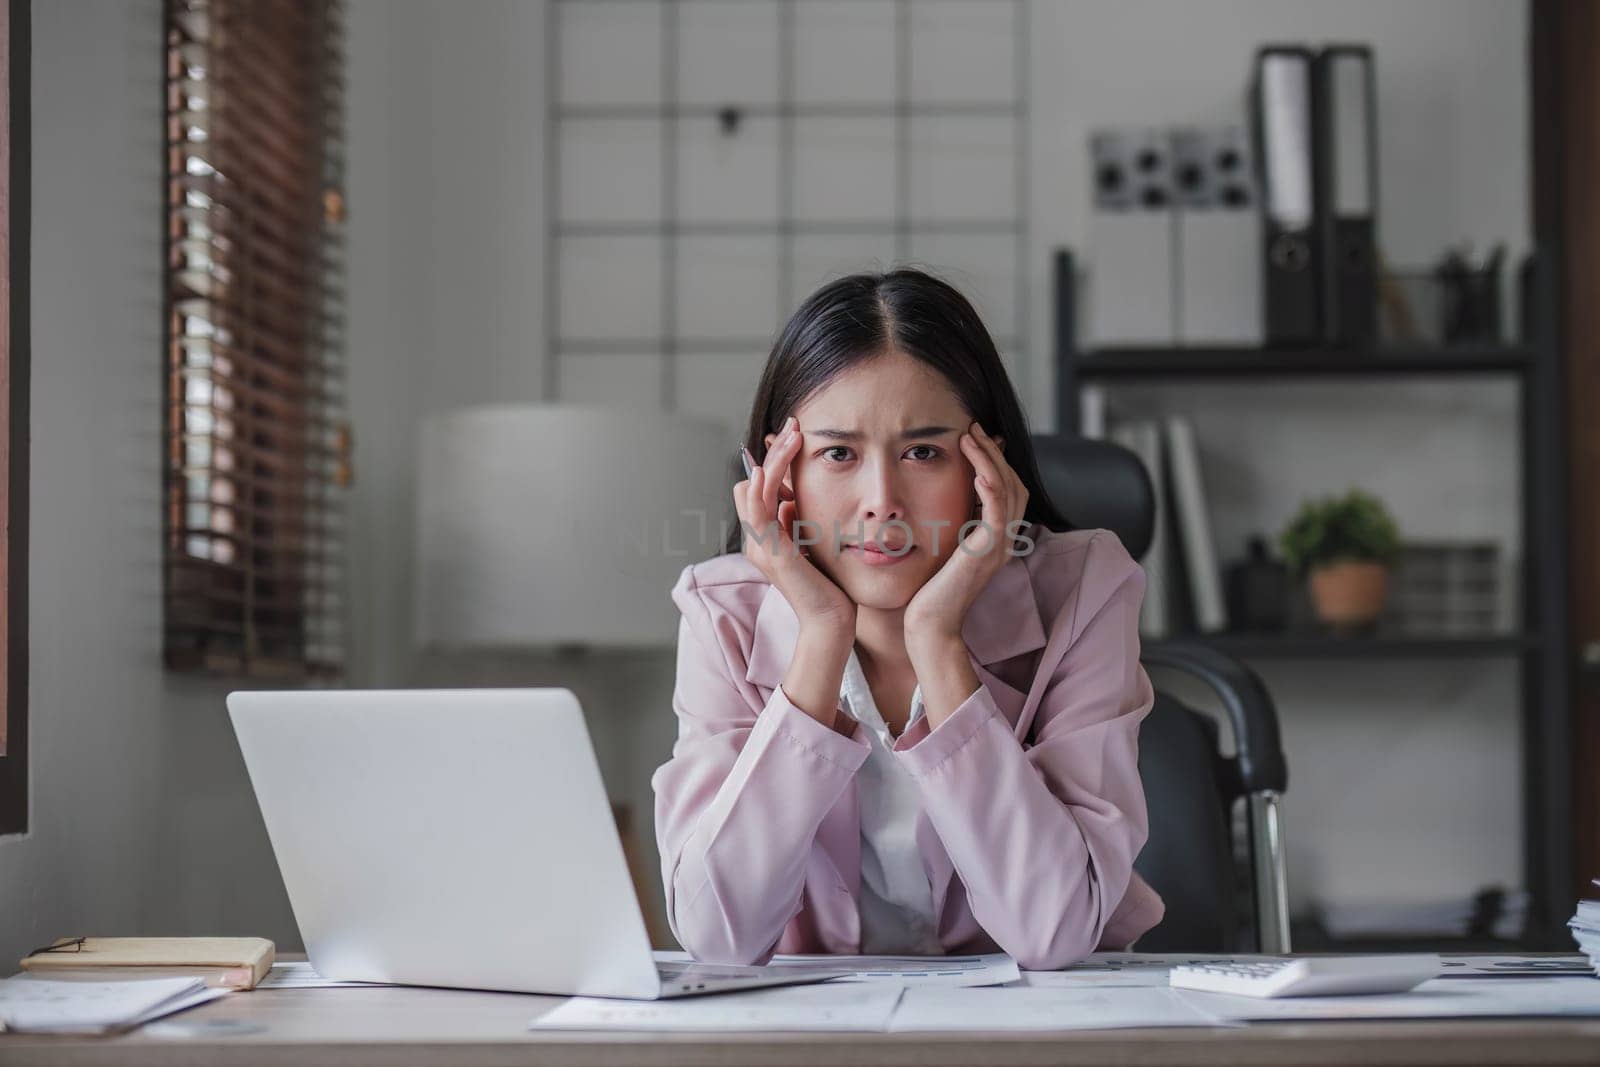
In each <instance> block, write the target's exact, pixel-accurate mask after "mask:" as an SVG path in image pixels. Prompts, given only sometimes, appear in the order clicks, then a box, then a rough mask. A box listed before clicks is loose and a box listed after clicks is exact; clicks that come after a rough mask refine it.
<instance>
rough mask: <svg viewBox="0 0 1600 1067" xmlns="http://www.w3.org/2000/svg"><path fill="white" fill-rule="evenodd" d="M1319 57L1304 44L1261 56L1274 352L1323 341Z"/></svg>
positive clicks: (1268, 330)
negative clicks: (1315, 81)
mask: <svg viewBox="0 0 1600 1067" xmlns="http://www.w3.org/2000/svg"><path fill="white" fill-rule="evenodd" d="M1312 66H1313V57H1312V52H1311V50H1310V49H1309V48H1305V47H1302V46H1299V45H1266V46H1263V47H1262V48H1259V49H1257V50H1256V56H1255V64H1254V70H1253V74H1252V78H1251V85H1250V126H1251V132H1252V136H1253V138H1254V140H1255V159H1256V171H1257V175H1258V182H1257V185H1258V187H1259V189H1260V191H1261V196H1260V203H1261V223H1262V225H1261V237H1262V256H1263V259H1264V262H1263V264H1262V270H1261V277H1262V287H1263V288H1262V315H1263V318H1264V319H1265V320H1266V321H1265V330H1264V331H1263V332H1264V334H1265V340H1266V343H1267V345H1268V346H1269V347H1271V346H1277V347H1283V346H1291V345H1308V344H1314V343H1316V342H1317V341H1318V340H1319V339H1320V338H1321V315H1320V305H1321V292H1320V289H1321V286H1320V283H1319V278H1320V276H1321V272H1322V256H1321V254H1320V245H1321V239H1320V235H1319V233H1318V228H1317V224H1316V223H1317V215H1316V211H1317V191H1316V182H1317V169H1316V161H1315V158H1314V151H1315V149H1314V146H1315V139H1316V130H1315V126H1314V123H1315V115H1314V113H1313V108H1314V103H1313V99H1312V97H1313V87H1312Z"/></svg>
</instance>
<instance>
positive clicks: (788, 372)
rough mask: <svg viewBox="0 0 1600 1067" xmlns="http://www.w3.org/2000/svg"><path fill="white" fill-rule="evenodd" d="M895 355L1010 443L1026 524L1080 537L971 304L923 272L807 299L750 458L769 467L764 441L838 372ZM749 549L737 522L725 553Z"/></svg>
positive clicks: (765, 386) (881, 277)
mask: <svg viewBox="0 0 1600 1067" xmlns="http://www.w3.org/2000/svg"><path fill="white" fill-rule="evenodd" d="M891 349H893V350H898V351H900V352H903V353H905V354H906V355H908V356H910V357H912V358H913V359H918V360H921V361H922V362H923V363H926V364H927V365H928V366H930V367H932V368H933V369H934V370H936V371H938V372H939V373H940V374H942V375H944V377H945V380H946V381H948V382H949V383H950V387H951V389H953V390H954V391H955V394H956V396H957V397H958V398H960V400H961V403H962V405H963V406H964V407H965V408H966V409H967V413H968V414H969V415H971V417H972V418H974V419H976V420H977V422H978V424H979V425H980V426H982V427H983V428H984V431H985V432H987V433H988V434H989V435H990V436H992V437H1002V438H1004V439H1005V443H1006V444H1005V450H1004V453H1005V458H1006V462H1007V463H1009V464H1010V465H1011V468H1012V469H1013V470H1015V471H1016V472H1017V476H1018V477H1019V478H1021V479H1022V484H1023V485H1025V486H1027V488H1028V504H1027V507H1026V509H1025V510H1024V512H1023V519H1024V520H1025V521H1026V522H1029V523H1033V524H1035V525H1037V526H1041V527H1044V528H1045V529H1049V530H1057V531H1064V530H1070V529H1072V526H1071V524H1070V523H1068V522H1067V520H1066V519H1065V518H1064V517H1063V516H1062V515H1061V513H1060V512H1059V511H1057V510H1056V507H1055V505H1054V504H1052V503H1051V502H1050V497H1049V495H1048V494H1047V493H1046V492H1045V490H1044V486H1043V485H1042V484H1041V483H1040V481H1039V468H1038V465H1037V463H1036V462H1035V461H1034V456H1033V441H1032V439H1031V438H1030V437H1029V436H1028V424H1027V420H1026V419H1025V418H1024V417H1023V414H1022V405H1021V404H1019V403H1018V402H1017V394H1016V391H1015V390H1013V389H1012V387H1011V379H1010V378H1009V377H1008V376H1007V375H1006V371H1005V366H1004V365H1003V364H1002V363H1001V362H1000V353H999V352H998V351H996V350H995V347H994V339H993V338H991V337H990V336H989V331H988V330H987V329H985V328H984V325H983V321H982V320H981V319H979V318H978V313H977V311H975V310H974V309H973V307H972V304H971V303H969V302H968V301H967V298H966V297H964V296H962V295H961V293H960V292H958V291H957V290H956V289H955V288H954V287H953V286H951V285H950V284H949V283H947V282H944V281H941V280H940V279H938V278H936V277H934V276H933V275H931V274H928V273H925V272H923V271H920V270H915V269H911V268H903V269H900V270H892V271H888V272H887V273H862V274H852V275H850V276H849V277H846V278H840V279H839V280H838V281H835V282H829V283H828V284H827V285H824V286H823V287H822V288H821V289H818V290H817V291H816V292H814V293H812V294H811V295H810V296H809V297H807V298H806V301H805V303H803V304H801V305H800V307H799V308H798V309H796V311H795V313H794V314H793V315H791V316H790V317H789V321H788V323H787V324H785V325H784V327H783V332H782V333H781V334H779V335H778V340H777V341H776V342H775V343H774V344H773V346H772V352H771V354H769V355H768V356H767V365H766V368H765V369H764V370H763V371H762V372H761V384H760V385H758V386H757V387H756V395H755V402H754V403H753V404H752V405H751V408H750V424H749V427H748V428H747V429H746V431H745V440H744V446H745V447H746V448H747V449H749V450H750V455H751V456H752V457H753V458H754V459H755V461H756V462H757V463H759V462H761V461H762V460H764V459H765V458H766V455H767V448H766V443H765V442H766V435H767V434H769V433H776V432H777V431H778V429H779V427H781V426H782V425H783V423H784V420H785V419H787V418H788V417H789V416H790V415H791V414H793V413H794V411H795V409H796V408H798V407H799V406H800V405H801V404H803V403H805V401H806V399H807V398H808V397H810V396H811V395H812V394H813V393H815V392H816V391H817V390H818V389H821V388H822V387H823V386H825V385H827V384H828V383H829V382H831V381H832V380H833V379H834V378H835V377H837V376H838V375H839V374H840V373H842V372H844V371H846V370H848V369H849V368H851V367H853V366H855V365H856V364H858V363H862V362H865V361H866V360H869V359H872V358H874V357H876V356H880V355H882V354H884V353H885V352H888V351H890V350H891ZM740 476H741V477H742V472H740ZM743 547H744V540H743V531H742V530H741V529H740V528H739V523H738V519H737V517H735V518H734V519H733V521H732V524H731V529H730V530H729V533H728V538H727V544H726V545H725V546H724V548H723V551H725V552H739V551H741V550H742V549H743Z"/></svg>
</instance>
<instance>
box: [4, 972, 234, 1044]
mask: <svg viewBox="0 0 1600 1067" xmlns="http://www.w3.org/2000/svg"><path fill="white" fill-rule="evenodd" d="M227 995H228V990H226V989H218V988H213V987H211V986H208V985H206V980H205V979H204V978H152V979H148V980H138V981H123V982H88V981H81V980H74V979H66V980H62V981H47V980H44V979H39V978H30V977H27V976H18V977H15V978H7V979H5V980H4V981H0V1023H3V1024H4V1029H7V1030H15V1031H18V1032H31V1033H43V1034H106V1033H114V1032H116V1031H118V1030H126V1029H129V1028H131V1027H135V1026H139V1025H141V1024H142V1023H147V1022H149V1021H150V1020H151V1019H159V1018H160V1017H161V1016H163V1015H170V1014H172V1013H173V1012H175V1011H182V1010H183V1009H184V1008H192V1007H194V1006H195V1005H197V1004H204V1003H205V1002H206V1001H208V1000H216V999H217V998H218V997H225V996H227Z"/></svg>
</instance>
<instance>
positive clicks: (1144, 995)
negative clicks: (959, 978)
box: [889, 987, 1228, 1032]
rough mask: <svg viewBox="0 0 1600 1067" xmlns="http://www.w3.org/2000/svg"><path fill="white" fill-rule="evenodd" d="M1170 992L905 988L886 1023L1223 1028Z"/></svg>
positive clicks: (894, 1027)
mask: <svg viewBox="0 0 1600 1067" xmlns="http://www.w3.org/2000/svg"><path fill="white" fill-rule="evenodd" d="M1225 1025H1228V1024H1227V1023H1225V1022H1224V1021H1223V1020H1221V1019H1219V1018H1218V1017H1217V1016H1215V1015H1213V1014H1212V1013H1210V1012H1208V1011H1206V1010H1205V1009H1204V1008H1202V1007H1199V1006H1197V1005H1194V1004H1190V1003H1188V1002H1186V1001H1184V1000H1183V999H1181V998H1180V997H1179V996H1178V995H1177V991H1176V990H1173V989H1150V988H1146V989H1137V988H1121V989H1116V988H1113V989H1040V988H1026V987H1017V988H1012V989H907V990H906V993H905V996H904V997H902V998H900V1006H899V1007H898V1008H896V1009H895V1013H894V1017H893V1018H892V1019H891V1020H890V1021H889V1029H890V1030H891V1031H894V1032H902V1031H912V1030H940V1031H946V1032H948V1031H957V1030H1121V1029H1127V1028H1136V1027H1146V1026H1225Z"/></svg>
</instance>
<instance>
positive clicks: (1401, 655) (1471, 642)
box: [1148, 630, 1540, 659]
mask: <svg viewBox="0 0 1600 1067" xmlns="http://www.w3.org/2000/svg"><path fill="white" fill-rule="evenodd" d="M1148 643H1149V644H1151V645H1160V644H1179V645H1181V644H1198V645H1203V646H1205V647H1207V648H1213V649H1216V650H1217V651H1219V652H1225V653H1227V654H1228V655H1230V656H1237V657H1239V658H1240V659H1451V658H1456V657H1461V658H1467V659H1480V658H1482V657H1484V656H1517V655H1521V654H1523V653H1525V652H1531V651H1534V650H1536V649H1538V648H1539V646H1540V642H1539V637H1538V635H1537V634H1436V635H1429V634H1411V633H1376V634H1371V635H1366V636H1358V637H1336V636H1333V635H1331V634H1326V633H1321V632H1318V631H1315V630H1308V631H1288V632H1284V633H1217V634H1180V635H1174V636H1173V637H1169V638H1164V639H1162V640H1160V641H1151V642H1148Z"/></svg>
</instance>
